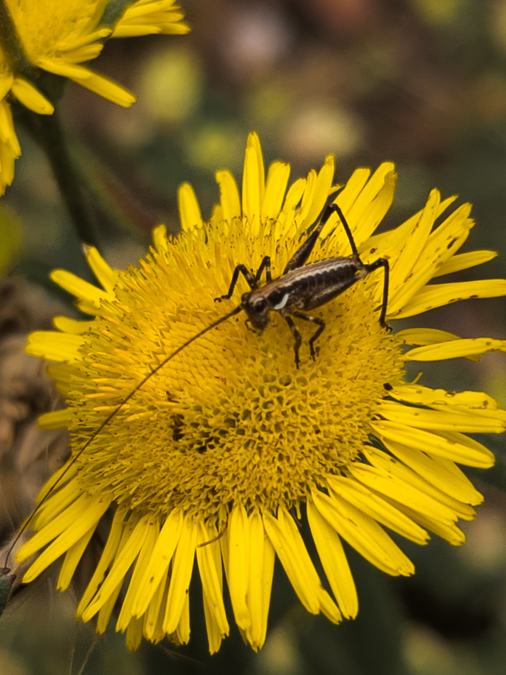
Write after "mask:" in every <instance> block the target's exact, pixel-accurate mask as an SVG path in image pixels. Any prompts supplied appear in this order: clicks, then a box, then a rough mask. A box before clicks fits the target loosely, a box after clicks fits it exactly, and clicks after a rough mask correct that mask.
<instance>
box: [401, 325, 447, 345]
mask: <svg viewBox="0 0 506 675" xmlns="http://www.w3.org/2000/svg"><path fill="white" fill-rule="evenodd" d="M395 336H396V337H397V338H399V339H400V340H402V342H403V343H404V344H405V345H432V344H434V343H436V342H445V341H446V340H459V339H460V337H459V336H458V335H455V333H450V332H449V331H447V330H440V329H439V328H403V329H402V330H399V331H397V332H396V333H395Z"/></svg>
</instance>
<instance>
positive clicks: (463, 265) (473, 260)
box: [433, 250, 497, 278]
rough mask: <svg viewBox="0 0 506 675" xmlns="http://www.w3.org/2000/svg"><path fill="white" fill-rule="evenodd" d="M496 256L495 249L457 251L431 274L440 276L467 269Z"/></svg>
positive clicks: (434, 276)
mask: <svg viewBox="0 0 506 675" xmlns="http://www.w3.org/2000/svg"><path fill="white" fill-rule="evenodd" d="M496 257H497V251H488V250H480V251H468V252H467V253H459V254H457V255H454V256H452V257H451V258H449V259H448V260H447V261H446V262H444V263H443V264H442V265H441V266H440V267H439V268H438V269H437V270H436V273H435V274H433V278H436V277H442V276H444V275H445V274H453V273H454V272H460V271H461V270H467V269H469V268H470V267H476V266H477V265H483V264H484V263H487V262H489V261H490V260H493V259H494V258H496Z"/></svg>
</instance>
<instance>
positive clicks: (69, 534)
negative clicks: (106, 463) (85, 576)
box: [18, 497, 110, 584]
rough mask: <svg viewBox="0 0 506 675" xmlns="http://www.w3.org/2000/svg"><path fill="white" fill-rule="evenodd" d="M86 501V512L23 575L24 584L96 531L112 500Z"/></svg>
mask: <svg viewBox="0 0 506 675" xmlns="http://www.w3.org/2000/svg"><path fill="white" fill-rule="evenodd" d="M86 501H87V502H88V503H87V504H86V505H85V506H84V507H83V509H84V511H83V510H82V511H81V512H80V513H79V515H78V516H76V517H75V518H74V519H73V522H72V527H69V528H67V529H65V530H64V531H63V532H62V533H61V534H60V535H59V536H58V537H56V538H55V539H54V541H52V542H51V544H49V546H48V547H47V548H45V549H44V551H43V552H42V553H40V554H39V555H38V557H37V558H36V559H35V561H34V562H33V563H32V564H31V565H30V567H29V568H28V570H27V571H26V572H25V574H24V575H23V583H25V584H28V583H30V582H31V581H33V580H34V579H36V578H37V577H38V576H39V574H41V572H43V571H44V570H45V569H46V568H47V567H49V565H51V563H53V562H54V561H55V560H57V559H58V558H59V557H60V556H62V555H63V554H64V553H65V552H66V551H68V549H69V548H71V546H73V545H74V544H75V543H76V542H77V541H79V539H81V537H85V536H87V534H88V533H89V531H90V529H91V530H93V531H94V530H95V528H96V527H97V525H98V522H99V520H100V518H101V517H102V516H103V515H104V513H105V512H106V511H107V509H108V508H109V504H110V500H109V499H100V498H97V497H95V498H94V499H90V498H89V497H88V498H87V500H86ZM36 536H37V535H34V537H33V538H32V539H31V540H29V541H28V542H27V543H26V544H25V547H26V550H29V549H30V547H31V544H32V541H33V539H35V537H36ZM25 555H26V553H25ZM18 557H19V554H18Z"/></svg>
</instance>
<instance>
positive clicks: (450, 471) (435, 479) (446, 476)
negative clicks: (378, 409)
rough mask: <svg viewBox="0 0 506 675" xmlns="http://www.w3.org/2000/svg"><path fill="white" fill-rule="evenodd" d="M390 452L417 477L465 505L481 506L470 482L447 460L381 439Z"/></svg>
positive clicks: (478, 494) (481, 499)
mask: <svg viewBox="0 0 506 675" xmlns="http://www.w3.org/2000/svg"><path fill="white" fill-rule="evenodd" d="M383 442H384V443H385V446H386V447H387V448H388V450H390V452H391V453H392V454H393V455H395V456H396V457H397V458H398V459H400V460H401V462H403V463H404V464H406V466H409V467H410V468H411V469H413V471H415V472H416V473H417V474H418V475H419V476H421V477H422V478H424V479H425V480H426V481H427V482H429V483H430V484H432V485H434V486H435V487H436V488H438V490H441V491H442V492H446V493H447V494H448V495H450V496H451V497H453V498H454V499H456V500H458V501H461V502H463V503H465V504H471V505H473V506H474V505H476V504H481V502H482V501H483V495H481V494H480V493H479V492H478V491H477V490H476V489H475V487H474V486H473V484H472V483H471V481H470V480H469V479H468V478H466V476H465V475H464V474H463V473H462V471H460V470H459V469H458V468H457V467H456V466H455V465H454V464H453V462H451V461H450V460H448V459H443V458H441V457H430V456H429V455H427V454H425V453H424V452H422V451H421V450H417V449H415V448H414V447H409V446H405V445H403V444H402V443H399V442H397V441H394V440H386V439H383Z"/></svg>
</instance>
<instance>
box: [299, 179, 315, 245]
mask: <svg viewBox="0 0 506 675" xmlns="http://www.w3.org/2000/svg"><path fill="white" fill-rule="evenodd" d="M317 175H318V174H317V173H316V171H315V170H314V169H310V170H309V171H308V173H307V176H306V183H305V188H304V194H303V195H302V199H301V202H300V204H299V205H298V207H297V210H296V218H295V220H296V221H297V224H298V225H299V229H300V231H301V233H303V232H305V230H306V229H307V224H308V213H309V211H310V210H311V207H312V204H313V199H314V192H315V186H316V179H317Z"/></svg>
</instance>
